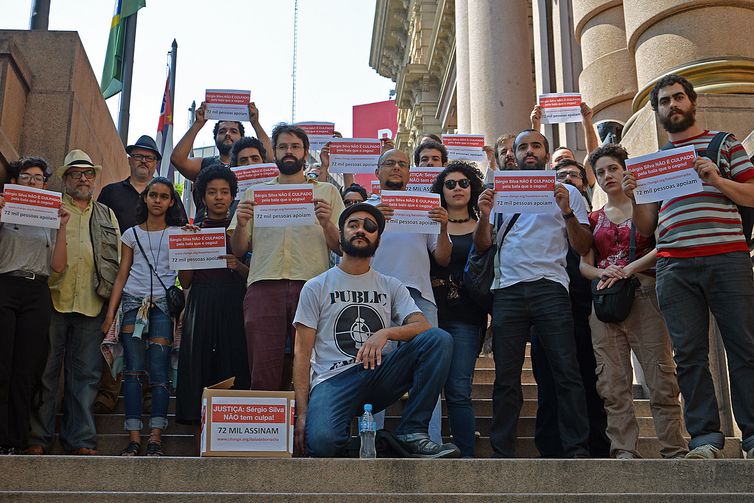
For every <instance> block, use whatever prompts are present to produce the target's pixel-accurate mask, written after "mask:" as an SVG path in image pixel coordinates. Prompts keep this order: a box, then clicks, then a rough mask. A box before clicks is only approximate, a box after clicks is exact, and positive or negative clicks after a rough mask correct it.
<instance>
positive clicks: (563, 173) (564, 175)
mask: <svg viewBox="0 0 754 503" xmlns="http://www.w3.org/2000/svg"><path fill="white" fill-rule="evenodd" d="M569 176H572V177H573V178H581V172H580V171H570V170H565V169H561V170H560V171H558V172H557V174H556V175H555V177H556V178H557V179H558V180H565V179H566V178H568V177H569Z"/></svg>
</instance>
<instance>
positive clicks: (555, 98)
mask: <svg viewBox="0 0 754 503" xmlns="http://www.w3.org/2000/svg"><path fill="white" fill-rule="evenodd" d="M539 106H540V107H542V124H557V123H561V122H581V94H579V93H551V94H540V95H539Z"/></svg>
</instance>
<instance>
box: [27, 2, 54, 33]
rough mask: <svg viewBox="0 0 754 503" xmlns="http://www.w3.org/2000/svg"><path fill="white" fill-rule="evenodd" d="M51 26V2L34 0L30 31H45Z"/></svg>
mask: <svg viewBox="0 0 754 503" xmlns="http://www.w3.org/2000/svg"><path fill="white" fill-rule="evenodd" d="M49 24H50V0H34V3H33V4H32V6H31V23H30V27H29V29H30V30H44V31H47V27H48V26H49Z"/></svg>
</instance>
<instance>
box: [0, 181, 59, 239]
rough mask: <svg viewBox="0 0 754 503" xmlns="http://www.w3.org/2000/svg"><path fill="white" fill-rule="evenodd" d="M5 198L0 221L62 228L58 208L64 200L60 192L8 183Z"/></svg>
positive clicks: (4, 190)
mask: <svg viewBox="0 0 754 503" xmlns="http://www.w3.org/2000/svg"><path fill="white" fill-rule="evenodd" d="M3 198H4V199H5V207H4V208H3V212H2V214H0V222H4V223H6V224H22V225H31V226H34V227H46V228H48V229H58V228H60V217H59V216H58V210H59V209H60V205H61V204H62V201H63V195H62V194H61V193H60V192H52V191H50V190H42V189H36V188H34V187H27V186H25V185H15V184H12V183H6V184H5V188H4V189H3Z"/></svg>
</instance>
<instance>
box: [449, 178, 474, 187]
mask: <svg viewBox="0 0 754 503" xmlns="http://www.w3.org/2000/svg"><path fill="white" fill-rule="evenodd" d="M456 185H460V186H461V188H462V189H468V188H469V186H470V185H471V180H469V179H468V178H461V179H460V180H445V188H446V189H448V190H453V189H455V188H456Z"/></svg>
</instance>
